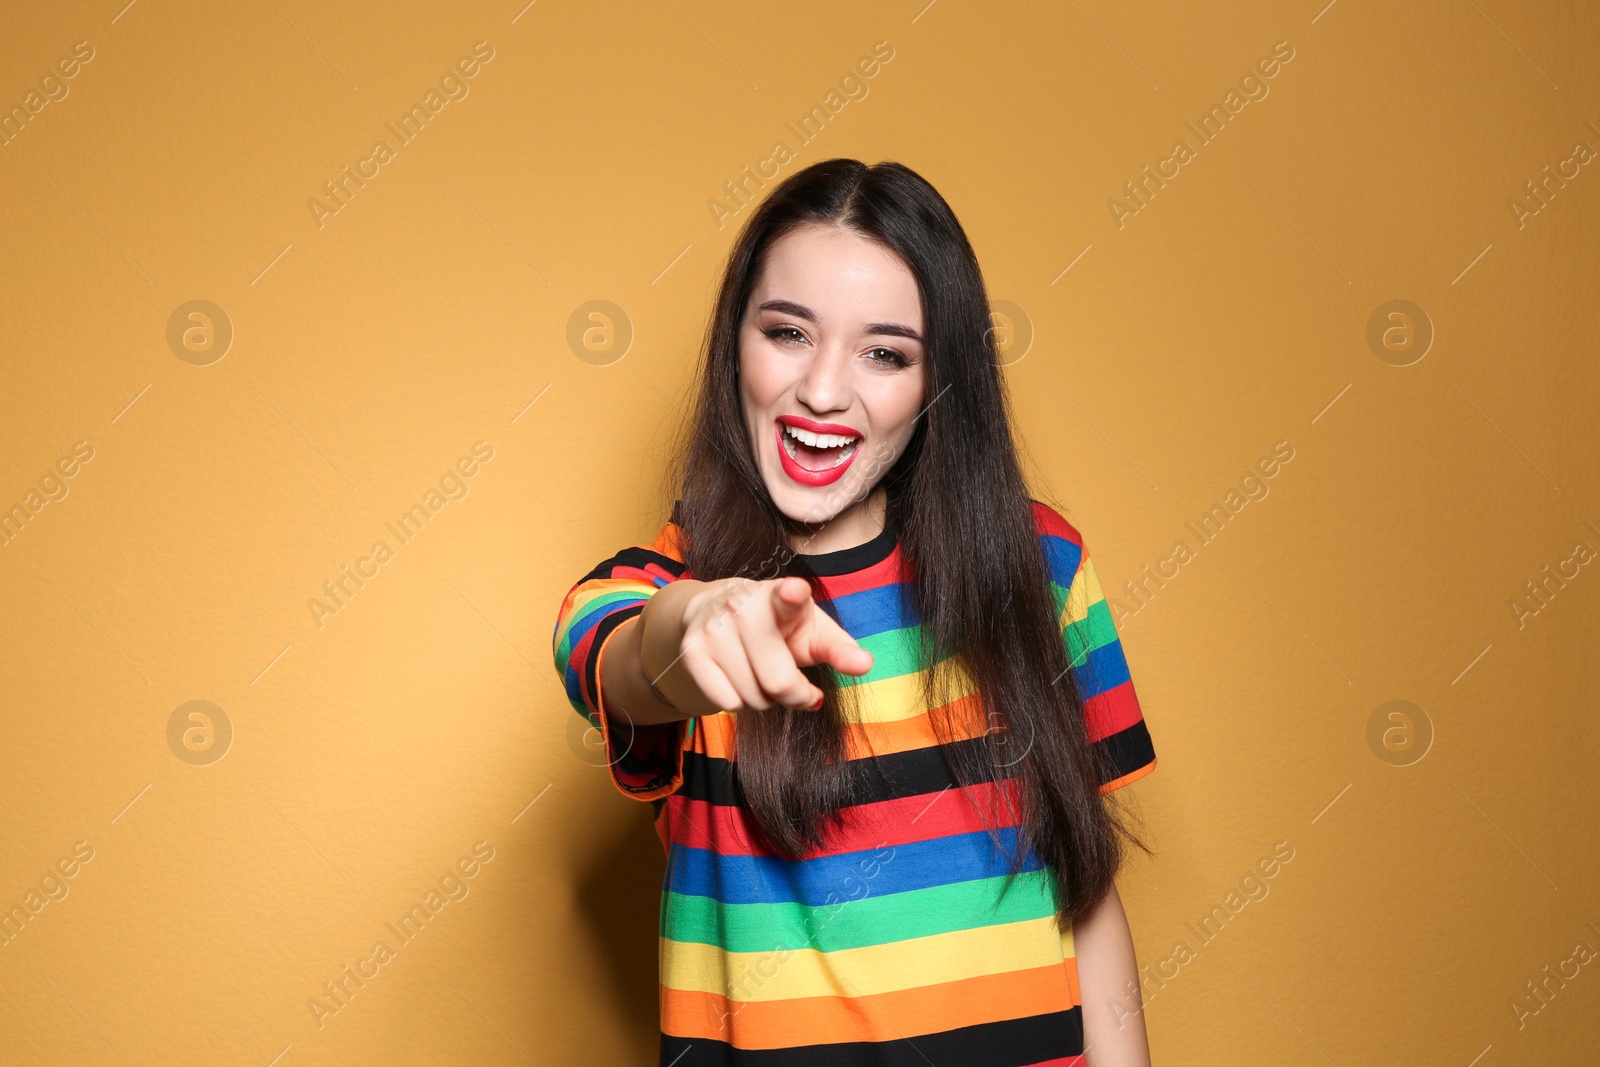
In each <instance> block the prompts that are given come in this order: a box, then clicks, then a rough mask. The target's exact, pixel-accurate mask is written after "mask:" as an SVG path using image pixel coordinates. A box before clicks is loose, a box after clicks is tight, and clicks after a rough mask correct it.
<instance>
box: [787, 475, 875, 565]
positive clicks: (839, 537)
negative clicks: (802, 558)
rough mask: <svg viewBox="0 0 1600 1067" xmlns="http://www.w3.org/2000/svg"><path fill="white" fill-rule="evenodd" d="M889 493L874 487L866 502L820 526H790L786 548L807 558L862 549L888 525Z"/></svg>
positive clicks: (856, 503) (849, 508) (799, 523)
mask: <svg viewBox="0 0 1600 1067" xmlns="http://www.w3.org/2000/svg"><path fill="white" fill-rule="evenodd" d="M888 502H889V495H888V491H887V490H886V489H884V487H883V486H882V485H879V486H876V487H875V488H874V489H873V490H872V492H871V493H870V494H868V496H867V498H866V499H865V500H857V501H855V502H853V503H852V504H851V505H850V506H849V507H847V508H845V509H844V510H843V511H841V512H840V513H839V514H837V515H835V516H834V517H833V518H832V519H829V520H828V521H827V522H823V523H802V522H792V521H791V522H790V523H789V524H788V526H789V547H790V548H792V549H794V550H795V551H796V552H799V553H801V554H802V555H807V556H816V555H821V554H822V553H824V552H838V551H840V550H842V549H846V548H855V547H856V546H857V545H864V544H866V543H867V542H868V541H870V540H872V539H873V538H874V537H877V536H878V535H879V534H880V533H882V532H883V527H884V524H885V522H887V521H888Z"/></svg>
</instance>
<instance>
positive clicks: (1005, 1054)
mask: <svg viewBox="0 0 1600 1067" xmlns="http://www.w3.org/2000/svg"><path fill="white" fill-rule="evenodd" d="M1082 1053H1083V1009H1082V1008H1080V1007H1074V1008H1071V1009H1070V1010H1068V1011H1057V1012H1050V1013H1048V1014H1045V1015H1030V1016H1026V1017H1024V1018H1021V1019H1005V1020H1001V1021H999V1022H989V1023H979V1024H977V1025H974V1026H963V1027H961V1028H959V1029H956V1030H944V1031H940V1032H939V1033H935V1034H922V1035H920V1036H918V1037H910V1038H898V1039H896V1040H893V1041H848V1042H836V1043H832V1044H823V1045H799V1046H792V1047H790V1048H769V1049H739V1048H734V1047H733V1046H731V1045H729V1044H728V1043H727V1042H725V1041H712V1040H709V1039H706V1038H698V1037H696V1038H683V1037H674V1036H672V1035H671V1034H662V1035H661V1067H667V1065H668V1064H671V1065H673V1067H928V1064H930V1063H934V1064H941V1065H944V1064H950V1065H952V1067H953V1065H956V1064H962V1065H966V1064H983V1067H1027V1065H1029V1064H1035V1063H1041V1062H1043V1061H1045V1060H1051V1059H1059V1058H1062V1057H1066V1056H1077V1055H1081V1054H1082Z"/></svg>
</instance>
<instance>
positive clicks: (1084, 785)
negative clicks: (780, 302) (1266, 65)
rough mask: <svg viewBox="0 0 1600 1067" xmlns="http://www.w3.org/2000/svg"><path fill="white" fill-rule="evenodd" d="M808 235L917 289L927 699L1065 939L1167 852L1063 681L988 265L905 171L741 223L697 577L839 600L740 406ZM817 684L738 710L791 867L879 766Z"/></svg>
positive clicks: (915, 484) (752, 794)
mask: <svg viewBox="0 0 1600 1067" xmlns="http://www.w3.org/2000/svg"><path fill="white" fill-rule="evenodd" d="M808 223H815V224H824V225H830V226H838V227H844V228H846V229H848V230H851V231H854V232H856V233H859V234H861V235H862V236H864V237H867V238H869V239H871V240H873V241H875V242H877V243H879V244H880V245H882V246H883V247H885V248H887V249H889V250H891V251H892V252H894V253H895V254H896V255H898V256H899V258H900V259H901V260H902V261H903V262H904V263H905V264H906V266H907V267H909V268H910V270H911V273H912V274H913V276H914V277H915V278H916V281H917V285H918V288H919V290H920V293H921V302H922V314H923V345H924V350H925V352H926V367H927V372H928V376H927V381H926V385H927V394H926V401H925V405H924V408H923V412H922V414H920V415H919V417H918V424H917V427H916V429H915V430H914V431H913V434H912V437H911V439H910V441H909V442H908V444H907V446H906V448H905V450H904V451H903V452H902V454H901V455H900V457H899V458H898V459H897V460H896V462H895V464H894V466H893V467H892V468H891V469H890V470H889V471H888V473H887V474H885V475H884V476H883V480H882V484H883V485H884V487H885V489H886V496H887V501H888V521H889V523H890V524H891V525H892V526H893V527H894V530H895V533H896V535H897V536H898V539H899V544H900V550H901V553H902V555H903V557H904V559H905V561H906V564H907V566H908V568H909V573H910V576H911V577H912V578H913V580H912V581H908V582H905V583H902V585H901V588H902V591H903V595H904V596H906V597H908V598H910V602H909V603H908V604H907V605H906V606H907V608H908V610H909V611H911V612H914V614H910V615H908V617H911V618H920V620H921V634H922V645H921V656H922V658H921V660H920V664H921V665H922V666H928V665H930V664H931V665H932V667H931V669H929V670H926V671H924V672H923V696H924V697H925V698H926V700H927V706H928V707H929V708H931V709H934V710H933V711H932V712H931V713H930V715H931V721H932V725H933V728H934V732H935V736H936V738H937V739H938V741H939V748H940V750H941V751H942V752H943V754H944V756H945V759H946V761H947V762H948V764H949V766H950V768H951V771H952V773H953V775H954V776H955V778H956V780H957V782H959V783H960V784H961V785H963V786H967V785H973V784H977V783H983V782H994V783H996V784H999V783H1001V782H1003V781H1005V780H1006V779H1007V778H1010V777H1016V778H1018V779H1020V782H1019V783H1018V785H1019V787H1018V788H1016V789H1014V790H1010V791H1008V790H1005V789H996V790H994V791H993V793H992V794H991V795H992V796H994V797H995V798H996V801H997V803H996V804H995V805H993V806H991V808H990V810H989V812H988V816H987V817H986V818H985V820H984V825H985V826H986V828H987V829H988V831H989V834H990V836H991V838H993V840H994V841H995V844H996V845H997V846H1001V842H1000V838H999V836H998V835H997V833H996V827H997V826H999V825H1014V826H1017V827H1018V831H1017V839H1018V843H1019V846H1020V847H1019V848H1018V849H1017V850H1016V851H1015V852H1013V853H1012V856H1011V867H1010V873H1011V875H1013V876H1014V875H1015V874H1016V873H1018V872H1019V871H1020V870H1021V867H1022V865H1023V862H1024V858H1025V854H1026V851H1027V850H1029V849H1032V850H1033V851H1034V853H1035V854H1036V855H1037V856H1038V858H1039V860H1040V862H1042V863H1043V864H1044V865H1045V866H1048V867H1050V868H1051V869H1053V871H1054V872H1055V881H1056V887H1057V890H1056V892H1057V896H1056V900H1057V923H1058V927H1059V928H1060V929H1062V930H1065V929H1066V928H1067V924H1068V923H1070V922H1071V921H1072V920H1074V919H1077V918H1081V917H1082V916H1083V915H1085V914H1087V913H1088V911H1090V910H1091V909H1092V908H1093V907H1094V906H1095V905H1096V904H1098V903H1099V901H1100V900H1101V899H1102V898H1103V897H1104V895H1105V893H1106V891H1107V890H1108V889H1110V888H1111V886H1112V884H1113V879H1114V877H1115V875H1116V873H1117V870H1118V868H1119V867H1120V866H1121V863H1122V860H1123V858H1124V855H1125V851H1126V850H1125V843H1126V844H1131V845H1134V846H1136V847H1138V848H1140V849H1143V850H1144V851H1146V852H1149V851H1150V850H1149V848H1148V847H1147V846H1146V845H1145V844H1144V843H1143V842H1142V841H1140V840H1139V839H1138V837H1137V836H1136V835H1135V834H1134V833H1133V831H1132V830H1131V828H1130V826H1129V825H1128V822H1127V820H1126V819H1125V818H1124V817H1123V813H1122V811H1121V810H1120V805H1119V804H1117V803H1114V802H1112V801H1111V798H1109V797H1103V796H1102V795H1101V794H1100V792H1099V783H1100V782H1101V781H1103V780H1104V777H1103V776H1105V775H1109V774H1110V773H1111V769H1110V768H1109V766H1106V765H1104V763H1103V760H1104V758H1105V757H1104V756H1102V755H1100V754H1097V753H1096V752H1095V749H1094V747H1093V746H1092V745H1091V744H1090V743H1089V738H1088V733H1087V729H1086V724H1085V721H1084V717H1083V706H1082V702H1081V699H1080V697H1079V694H1078V692H1077V689H1076V687H1075V686H1074V684H1073V679H1072V675H1071V673H1069V671H1068V649H1067V647H1066V644H1065V642H1064V641H1063V639H1062V633H1061V629H1060V625H1059V614H1058V610H1057V606H1056V603H1055V599H1054V597H1053V596H1052V594H1051V590H1050V580H1049V572H1048V570H1047V565H1046V561H1045V558H1044V554H1043V551H1042V550H1041V545H1040V538H1039V533H1038V530H1037V528H1036V526H1035V519H1034V515H1033V511H1032V507H1033V498H1032V497H1031V496H1030V494H1029V490H1028V487H1027V484H1026V481H1025V479H1024V476H1023V473H1022V468H1021V464H1020V463H1019V461H1018V458H1017V453H1016V446H1015V443H1014V441H1013V438H1012V431H1011V419H1010V411H1009V401H1008V399H1007V396H1006V391H1005V387H1004V382H1003V380H1002V377H1001V373H1000V359H999V353H998V350H997V348H996V345H995V339H994V333H993V329H992V326H991V322H992V320H991V318H990V309H989V301H988V297H987V294H986V290H985V286H984V281H983V275H982V272H981V271H980V269H979V267H978V260H977V257H976V255H975V254H974V253H973V250H972V246H971V244H970V243H969V242H968V240H967V236H966V233H965V232H964V231H963V230H962V228H961V225H960V223H959V222H958V221H957V220H956V217H955V214H954V212H952V211H951V209H950V206H949V205H948V204H947V203H946V202H945V201H944V198H943V197H941V196H940V195H939V193H938V192H937V191H936V190H935V189H934V188H933V186H932V185H930V184H929V183H928V182H927V181H926V180H925V179H923V178H922V177H921V176H920V175H918V174H917V173H916V172H914V171H912V170H911V169H910V168H908V167H905V166H903V165H901V164H899V163H892V162H885V163H878V164H876V165H873V166H868V165H866V164H864V163H862V162H860V161H858V160H854V159H829V160H824V161H822V162H819V163H816V164H813V165H812V166H809V167H806V168H805V169H804V170H801V171H798V172H796V173H795V174H793V175H791V176H790V177H789V178H787V179H785V180H784V181H783V182H782V183H781V184H780V185H778V186H777V187H776V188H775V189H774V190H773V191H772V192H771V193H770V195H768V196H767V197H766V198H765V199H764V200H763V201H762V202H761V203H760V204H759V205H758V206H757V207H756V208H755V210H754V212H753V213H752V214H751V216H750V217H749V219H748V220H747V221H746V222H745V225H744V227H743V229H742V231H741V232H740V234H739V236H738V238H737V240H736V242H735V243H734V245H733V248H732V250H731V251H730V253H729V255H728V261H727V266H726V268H725V271H724V273H723V276H722V281H721V286H720V290H719V292H718V294H717V299H716V306H715V309H714V310H713V312H712V317H711V322H710V324H709V328H708V330H707V333H706V338H705V345H704V348H703V351H702V353H701V365H700V375H699V386H698V391H697V394H696V396H695V399H694V401H693V409H692V411H691V412H690V414H689V417H688V419H687V421H686V423H685V424H684V426H683V431H682V438H681V440H680V442H679V444H678V445H677V448H676V451H675V455H674V457H673V461H672V466H673V473H672V476H671V478H670V479H669V481H668V483H667V484H668V485H669V486H671V485H675V486H677V487H678V492H677V500H676V507H675V509H674V518H675V519H676V520H677V523H678V526H679V528H680V530H681V532H682V535H683V547H684V551H685V556H684V559H685V562H686V563H687V565H688V568H689V573H690V574H691V575H692V576H693V577H695V578H697V579H699V580H701V581H711V580H715V579H719V578H730V577H735V576H743V577H746V578H757V579H765V578H773V577H778V576H780V575H787V574H796V575H800V576H801V577H804V578H806V579H807V580H808V581H809V582H810V583H811V585H812V589H813V592H814V593H815V595H816V597H817V599H818V602H819V603H821V604H823V605H825V606H826V605H827V604H828V600H827V596H826V593H825V591H824V590H823V588H822V586H821V583H820V582H819V581H818V580H817V577H816V575H815V574H814V573H813V572H812V571H811V569H810V567H809V566H808V565H807V564H806V560H805V556H804V555H802V554H798V553H795V552H794V551H793V550H792V549H790V548H789V539H788V535H789V534H791V533H794V532H795V531H796V524H795V523H794V522H792V521H791V520H790V519H789V518H788V517H787V516H785V515H784V514H783V513H782V512H781V511H779V510H778V508H777V506H776V504H775V503H774V502H773V500H772V498H771V495H770V494H769V493H768V491H767V489H766V485H765V483H764V482H763V481H762V477H761V474H760V471H759V470H758V468H757V466H756V460H755V457H754V455H753V454H752V452H751V444H750V440H749V437H748V434H747V431H746V426H747V423H746V421H745V418H744V415H743V411H742V407H741V402H740V390H739V334H740V327H741V325H742V323H743V321H744V315H745V312H746V307H747V305H748V303H749V301H750V297H751V293H752V291H753V290H754V287H755V284H756V281H757V279H758V278H759V275H760V272H761V270H762V268H763V265H764V261H765V257H766V255H767V252H768V250H769V249H771V247H772V246H773V244H774V242H776V241H777V240H778V239H779V238H781V237H782V236H784V235H785V234H787V233H789V232H790V231H791V230H793V229H794V228H796V227H797V226H801V225H804V224H808ZM860 458H862V459H864V458H865V457H860ZM847 503H848V502H847ZM804 671H805V673H806V675H807V677H809V678H810V679H811V681H812V682H814V683H815V684H816V685H817V686H818V687H819V688H820V689H822V690H823V692H824V693H825V694H826V698H825V702H824V705H823V708H822V710H821V711H815V712H813V711H805V710H803V709H788V708H784V707H781V706H774V707H772V708H771V709H768V710H764V711H759V712H749V713H741V714H739V715H737V716H736V719H737V722H736V724H735V738H736V751H737V760H736V762H735V764H734V767H735V772H734V773H735V775H736V779H735V786H736V788H737V789H738V791H739V792H740V793H742V795H743V798H744V801H745V804H746V806H747V808H748V810H749V811H750V812H751V814H752V815H753V816H754V818H755V820H756V822H757V823H758V824H759V829H760V831H761V833H762V834H764V835H765V837H766V845H767V847H769V848H770V849H771V850H772V851H774V852H776V853H778V854H780V855H784V856H787V857H791V858H798V857H799V856H801V855H802V854H804V853H806V852H807V851H809V850H811V849H814V848H818V847H821V846H822V844H823V842H824V841H825V840H826V836H827V833H828V829H829V827H830V826H831V825H834V824H836V820H837V818H838V815H839V809H840V808H841V807H842V806H844V805H847V804H850V803H855V802H858V801H854V800H852V799H851V798H852V795H853V784H854V783H855V782H856V781H857V780H858V779H859V774H860V772H861V768H860V767H859V766H858V765H859V764H860V763H862V762H864V761H862V760H855V761H850V760H847V759H846V742H845V729H844V724H845V723H846V722H847V721H849V719H850V714H851V712H850V708H851V707H853V699H854V693H853V692H852V690H853V686H852V685H850V684H848V683H844V684H841V680H840V678H839V677H838V675H837V674H836V673H835V672H834V670H833V668H831V667H829V666H826V665H823V666H818V667H807V668H804ZM958 672H965V674H966V676H967V678H968V679H969V680H970V684H971V685H974V686H975V687H976V692H977V693H978V694H979V697H978V699H977V700H976V701H974V700H959V699H952V694H955V693H959V692H960V690H959V689H958V688H957V686H958V685H959V680H960V679H959V674H958ZM975 706H977V707H979V708H980V709H981V713H982V714H983V715H984V716H985V719H986V722H987V723H988V728H987V729H986V730H985V732H984V733H983V735H982V736H981V737H978V738H975V739H972V740H965V741H963V739H964V738H969V737H970V735H971V734H972V733H973V729H972V726H971V721H970V717H971V716H972V715H973V714H974V707H975ZM963 719H966V720H967V723H966V725H963V721H962V720H963ZM958 742H959V743H958ZM1019 749H1020V750H1022V752H1023V754H1022V755H1021V756H1020V757H1018V756H1017V755H1016V753H1017V751H1018V750H1019ZM960 792H961V793H962V794H964V795H966V796H967V797H968V799H969V802H970V801H971V796H972V794H971V793H970V792H969V791H968V790H966V789H962V790H960ZM1017 796H1020V800H1021V806H1020V811H1019V810H1018V808H1017V806H1016V804H1015V803H1014V801H1015V798H1016V797H1017ZM1002 818H1004V819H1005V820H1006V822H1005V823H1004V824H1002V823H1000V822H999V820H1000V819H1002ZM1002 847H1003V846H1002Z"/></svg>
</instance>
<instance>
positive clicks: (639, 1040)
mask: <svg viewBox="0 0 1600 1067" xmlns="http://www.w3.org/2000/svg"><path fill="white" fill-rule="evenodd" d="M602 784H603V783H602ZM605 788H606V789H607V790H609V791H611V792H612V794H613V795H615V791H614V790H611V787H610V786H609V785H606V786H605ZM617 802H618V803H623V804H628V805H630V806H632V807H635V808H637V809H638V810H637V811H634V812H633V813H632V817H631V818H629V819H628V820H627V821H626V823H625V825H626V827H627V833H625V834H623V835H622V836H620V837H618V838H617V839H616V840H615V841H613V842H611V845H610V847H609V848H607V849H606V850H605V851H604V852H603V853H602V854H601V856H600V857H599V860H598V861H597V862H596V863H595V865H594V866H593V867H592V868H590V869H589V870H586V871H584V872H583V873H582V875H581V876H580V878H579V879H578V886H577V892H578V901H577V911H578V913H579V914H580V915H582V916H583V921H584V925H585V926H586V927H587V929H588V932H589V934H590V939H591V941H592V942H593V944H594V952H595V955H596V958H597V959H598V960H600V961H602V962H601V970H603V971H604V973H605V975H606V977H607V979H608V980H609V981H610V984H611V991H612V996H613V1003H614V1004H615V1005H616V1024H617V1026H616V1030H617V1034H618V1037H617V1041H618V1043H619V1044H624V1045H626V1046H627V1047H628V1048H629V1049H630V1052H629V1055H628V1058H627V1060H626V1062H628V1063H654V1062H655V1061H656V1057H657V1056H658V1055H659V1054H660V1047H661V1037H660V1030H659V1019H660V1010H661V1009H660V985H659V974H660V972H659V970H658V961H659V958H660V946H659V939H660V931H661V885H662V881H663V880H664V879H665V877H666V873H667V862H666V856H664V855H663V854H662V850H661V839H660V838H659V837H657V836H656V831H655V825H654V823H653V822H652V821H651V815H652V811H651V808H650V805H648V804H641V803H639V802H638V801H635V800H628V799H626V798H624V797H621V796H618V797H617Z"/></svg>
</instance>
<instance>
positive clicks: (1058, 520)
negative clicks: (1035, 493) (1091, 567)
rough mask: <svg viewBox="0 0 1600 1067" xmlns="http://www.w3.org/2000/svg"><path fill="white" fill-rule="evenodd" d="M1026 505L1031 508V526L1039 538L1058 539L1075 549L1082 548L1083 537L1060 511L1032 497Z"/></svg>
mask: <svg viewBox="0 0 1600 1067" xmlns="http://www.w3.org/2000/svg"><path fill="white" fill-rule="evenodd" d="M1028 504H1029V505H1030V506H1031V507H1032V508H1033V525H1034V529H1036V530H1038V532H1039V536H1040V537H1059V538H1061V539H1062V540H1063V541H1066V542H1067V543H1068V544H1071V545H1073V546H1075V547H1077V548H1080V549H1081V548H1082V547H1083V535H1082V534H1080V533H1079V532H1078V528H1077V527H1076V526H1074V525H1073V524H1072V522H1071V521H1070V520H1068V518H1067V517H1066V516H1065V515H1063V514H1061V512H1060V511H1058V510H1056V509H1055V508H1054V507H1052V506H1051V505H1050V504H1047V503H1045V502H1044V501H1042V500H1037V499H1035V498H1033V497H1029V498H1028Z"/></svg>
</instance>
